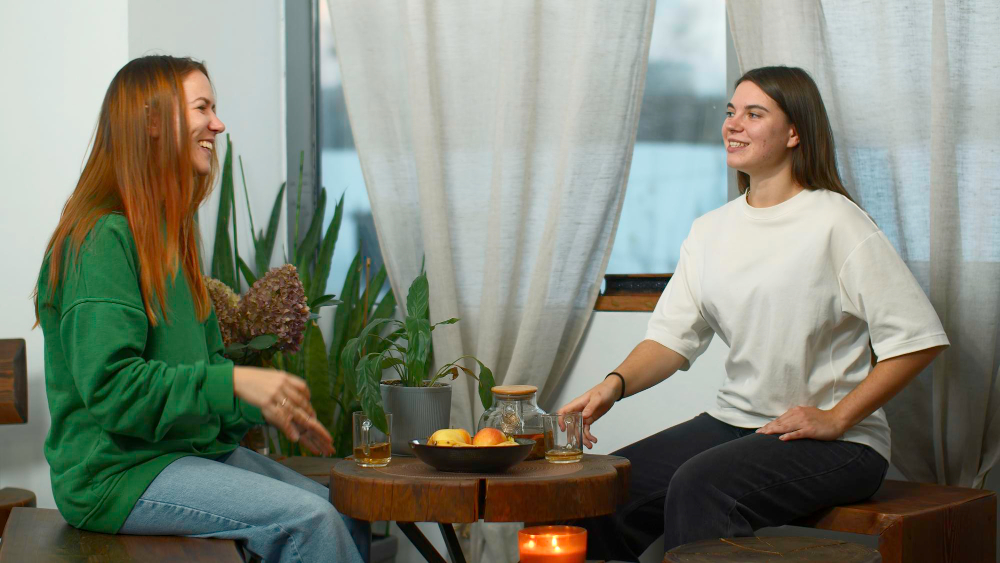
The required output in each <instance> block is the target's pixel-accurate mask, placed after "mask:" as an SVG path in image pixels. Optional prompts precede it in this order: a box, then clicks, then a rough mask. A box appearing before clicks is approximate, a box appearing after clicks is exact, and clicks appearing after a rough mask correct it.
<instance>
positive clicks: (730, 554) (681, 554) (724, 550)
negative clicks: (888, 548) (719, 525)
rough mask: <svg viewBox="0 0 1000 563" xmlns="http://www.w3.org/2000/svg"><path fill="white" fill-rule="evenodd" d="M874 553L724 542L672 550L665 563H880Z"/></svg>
mask: <svg viewBox="0 0 1000 563" xmlns="http://www.w3.org/2000/svg"><path fill="white" fill-rule="evenodd" d="M881 560H882V559H881V557H879V553H878V552H877V551H875V550H873V549H869V548H867V547H864V546H861V545H858V544H856V543H849V542H844V541H839V540H828V539H819V538H803V537H788V538H784V537H766V538H756V537H753V538H724V539H715V540H705V541H700V542H696V543H689V544H687V545H682V546H680V547H676V548H674V549H671V550H670V551H669V552H668V553H667V554H666V555H665V556H664V557H663V561H664V563H740V562H743V561H760V562H761V563H764V562H770V561H783V562H787V563H812V562H820V561H822V562H824V563H829V562H831V561H836V562H837V563H879V562H880V561H881Z"/></svg>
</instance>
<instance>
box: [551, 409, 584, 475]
mask: <svg viewBox="0 0 1000 563" xmlns="http://www.w3.org/2000/svg"><path fill="white" fill-rule="evenodd" d="M542 425H543V427H544V428H545V459H546V461H548V462H549V463H575V462H578V461H580V460H581V459H583V413H582V412H568V413H565V414H546V415H543V416H542Z"/></svg>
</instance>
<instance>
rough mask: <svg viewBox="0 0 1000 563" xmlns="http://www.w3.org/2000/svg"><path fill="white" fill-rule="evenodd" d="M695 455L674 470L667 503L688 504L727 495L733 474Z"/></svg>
mask: <svg viewBox="0 0 1000 563" xmlns="http://www.w3.org/2000/svg"><path fill="white" fill-rule="evenodd" d="M699 458H701V456H695V457H693V458H691V459H689V460H688V461H687V462H685V463H683V464H682V465H681V466H680V467H678V468H677V471H675V472H674V475H673V477H671V479H670V485H669V486H668V487H667V494H666V503H667V505H670V504H671V503H675V504H678V503H682V504H688V503H690V502H691V501H692V500H694V501H698V502H703V501H706V500H708V499H710V498H713V497H724V496H726V490H727V489H728V488H729V487H728V486H727V484H728V483H729V482H731V480H732V479H733V475H731V474H728V472H727V471H720V470H719V468H718V467H715V466H714V465H713V464H712V463H711V462H710V460H707V459H704V458H701V459H699Z"/></svg>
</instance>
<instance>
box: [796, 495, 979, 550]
mask: <svg viewBox="0 0 1000 563" xmlns="http://www.w3.org/2000/svg"><path fill="white" fill-rule="evenodd" d="M793 525H795V526H806V527H811V528H816V529H820V530H831V531H835V532H849V533H854V534H865V535H874V536H878V550H879V553H881V554H882V561H883V562H884V563H902V562H906V563H980V562H985V563H994V562H995V561H996V542H997V535H996V534H997V494H996V493H995V492H993V491H985V490H979V489H966V488H963V487H945V486H942V485H931V484H927V483H910V482H906V481H891V480H889V481H886V482H885V483H884V484H883V485H882V488H881V489H879V491H878V492H877V493H875V496H873V497H872V498H870V499H869V500H867V501H865V502H862V503H859V504H852V505H848V506H838V507H834V508H830V509H827V510H823V511H821V512H818V513H816V514H814V515H812V516H810V517H809V518H806V519H803V520H800V521H798V522H794V523H793Z"/></svg>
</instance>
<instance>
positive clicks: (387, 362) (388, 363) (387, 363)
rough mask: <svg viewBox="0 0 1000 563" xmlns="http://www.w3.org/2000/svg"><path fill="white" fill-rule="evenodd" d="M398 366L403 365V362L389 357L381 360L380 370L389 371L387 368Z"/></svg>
mask: <svg viewBox="0 0 1000 563" xmlns="http://www.w3.org/2000/svg"><path fill="white" fill-rule="evenodd" d="M400 365H403V360H400V359H399V358H393V357H391V356H390V357H388V358H383V359H382V370H383V371H385V370H387V369H389V368H391V367H393V366H400Z"/></svg>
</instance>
